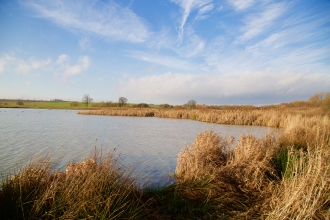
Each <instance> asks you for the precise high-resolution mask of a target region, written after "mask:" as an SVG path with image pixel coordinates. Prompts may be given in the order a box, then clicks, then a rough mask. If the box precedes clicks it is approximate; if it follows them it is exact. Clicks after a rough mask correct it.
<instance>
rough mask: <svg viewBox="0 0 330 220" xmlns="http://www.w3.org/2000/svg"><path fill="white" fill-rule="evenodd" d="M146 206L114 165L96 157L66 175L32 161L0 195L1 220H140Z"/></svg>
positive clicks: (108, 158) (145, 214) (5, 184)
mask: <svg viewBox="0 0 330 220" xmlns="http://www.w3.org/2000/svg"><path fill="white" fill-rule="evenodd" d="M150 204H151V200H145V199H144V200H143V199H142V192H141V191H140V190H139V189H137V188H136V186H135V185H134V180H132V179H131V178H130V175H129V173H127V172H125V171H124V170H121V168H119V167H118V166H116V159H114V158H113V157H112V156H111V154H108V155H106V156H102V155H101V153H100V152H95V154H94V155H93V156H92V157H90V158H87V159H86V160H84V161H83V162H79V163H72V164H69V165H68V166H67V169H66V171H65V172H57V171H53V170H51V169H50V167H49V163H48V159H47V158H46V159H45V158H43V159H41V160H38V161H35V162H34V163H31V164H30V165H29V166H28V167H26V168H24V169H23V170H21V171H20V172H19V173H18V174H17V175H14V176H12V177H11V178H7V179H6V180H5V181H3V182H2V186H1V191H0V213H2V214H1V219H81V218H84V219H145V218H148V216H149V214H150V212H147V210H148V206H149V205H150ZM149 217H150V216H149Z"/></svg>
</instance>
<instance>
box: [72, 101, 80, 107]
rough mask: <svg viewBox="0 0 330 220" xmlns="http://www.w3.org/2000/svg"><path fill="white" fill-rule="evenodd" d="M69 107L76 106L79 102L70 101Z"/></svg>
mask: <svg viewBox="0 0 330 220" xmlns="http://www.w3.org/2000/svg"><path fill="white" fill-rule="evenodd" d="M70 106H71V107H77V106H79V102H70Z"/></svg>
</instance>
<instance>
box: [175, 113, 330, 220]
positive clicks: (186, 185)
mask: <svg viewBox="0 0 330 220" xmlns="http://www.w3.org/2000/svg"><path fill="white" fill-rule="evenodd" d="M294 119H295V120H294ZM329 159H330V120H329V117H327V116H325V117H316V116H314V117H311V118H301V117H299V116H295V117H293V118H291V120H290V123H288V124H287V127H286V128H285V129H284V131H283V134H281V135H274V134H273V135H267V136H265V137H264V138H262V139H257V138H255V137H253V136H249V135H245V136H241V137H240V139H239V140H238V143H237V145H236V146H235V147H234V148H233V147H232V146H231V141H230V140H227V139H225V138H223V137H221V136H220V135H219V134H215V133H214V132H212V131H207V132H204V133H201V134H199V135H197V137H196V141H195V142H194V143H193V144H192V145H191V146H187V147H185V148H184V149H182V150H181V152H180V154H179V157H178V162H177V167H176V171H175V175H176V177H177V179H178V183H177V184H178V186H179V190H180V192H181V193H182V195H183V196H184V197H185V198H190V199H195V200H199V201H200V202H207V203H209V205H210V206H212V207H213V213H214V215H213V217H215V216H216V217H219V218H220V217H221V218H223V219H227V218H228V219H253V218H267V219H330V160H329Z"/></svg>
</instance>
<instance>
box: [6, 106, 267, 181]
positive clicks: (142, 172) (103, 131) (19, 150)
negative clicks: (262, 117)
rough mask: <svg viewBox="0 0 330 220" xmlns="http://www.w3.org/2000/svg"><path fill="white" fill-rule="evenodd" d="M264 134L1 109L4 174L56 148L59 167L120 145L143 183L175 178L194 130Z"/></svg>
mask: <svg viewBox="0 0 330 220" xmlns="http://www.w3.org/2000/svg"><path fill="white" fill-rule="evenodd" d="M205 130H213V131H215V132H218V133H220V134H221V135H222V136H224V137H227V136H229V135H232V136H234V137H235V138H236V139H237V138H238V137H239V136H240V135H241V134H254V135H257V136H263V135H264V134H265V133H266V132H271V131H272V129H271V128H266V127H256V126H237V125H218V124H212V123H204V122H198V121H192V120H180V119H164V118H149V117H148V118H139V117H120V116H94V115H79V114H76V111H74V110H44V109H42V110H40V109H3V108H2V109H1V108H0V174H2V176H3V175H6V174H11V173H12V172H14V170H15V169H16V170H17V168H18V167H19V166H22V165H24V164H26V163H28V162H29V160H30V159H31V158H32V157H33V156H35V155H38V154H40V153H49V152H50V153H53V154H52V155H53V156H52V162H53V167H54V168H55V169H60V170H63V169H64V168H65V166H66V164H68V163H70V162H76V161H81V160H82V159H84V158H85V157H87V156H88V155H89V154H90V153H91V152H92V150H93V148H94V146H97V147H99V148H102V149H103V150H107V149H114V148H116V151H115V152H116V154H117V155H119V156H120V163H121V164H123V165H124V166H127V167H131V168H134V169H135V171H134V175H137V176H138V178H139V179H140V182H141V183H154V184H166V183H168V182H171V181H173V179H172V178H171V177H169V175H170V174H173V172H174V171H175V167H176V159H177V156H178V153H179V152H180V150H181V149H182V148H183V147H185V146H186V145H187V144H192V143H193V142H194V139H195V137H196V134H197V133H199V132H202V131H205Z"/></svg>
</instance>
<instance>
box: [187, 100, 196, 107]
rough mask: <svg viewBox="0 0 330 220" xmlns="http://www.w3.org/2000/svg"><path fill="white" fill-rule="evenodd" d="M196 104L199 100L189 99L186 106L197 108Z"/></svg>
mask: <svg viewBox="0 0 330 220" xmlns="http://www.w3.org/2000/svg"><path fill="white" fill-rule="evenodd" d="M196 104H197V102H196V101H195V100H189V101H188V102H187V103H186V106H187V107H188V108H196Z"/></svg>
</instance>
